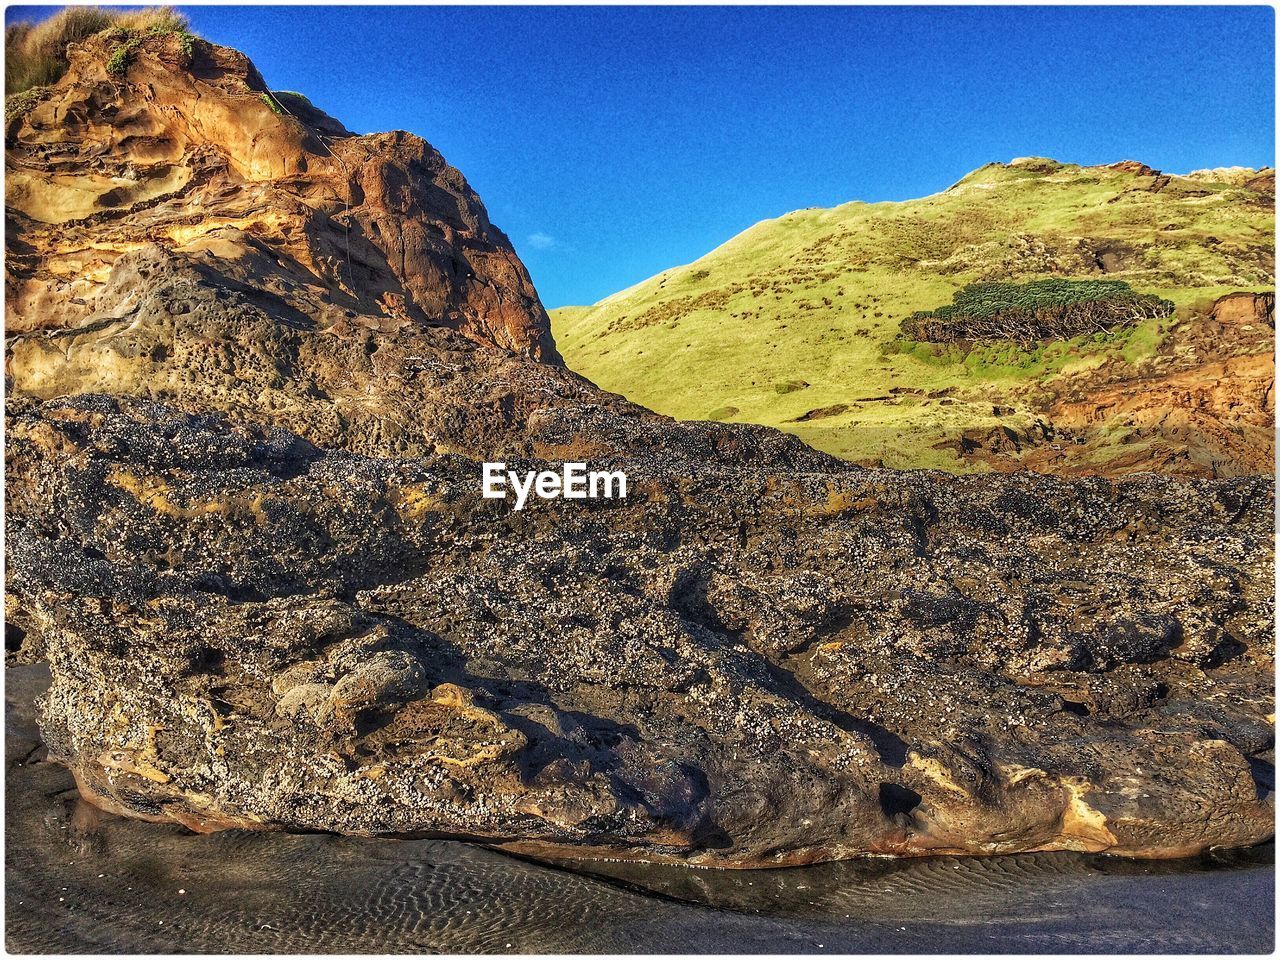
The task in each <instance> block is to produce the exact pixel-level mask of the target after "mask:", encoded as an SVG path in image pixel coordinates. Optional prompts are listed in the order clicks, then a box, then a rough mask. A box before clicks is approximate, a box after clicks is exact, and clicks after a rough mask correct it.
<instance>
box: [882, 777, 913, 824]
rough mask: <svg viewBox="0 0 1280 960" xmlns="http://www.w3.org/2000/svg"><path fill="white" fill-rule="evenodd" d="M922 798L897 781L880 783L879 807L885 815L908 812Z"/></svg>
mask: <svg viewBox="0 0 1280 960" xmlns="http://www.w3.org/2000/svg"><path fill="white" fill-rule="evenodd" d="M922 799H923V798H922V797H921V796H920V794H918V793H916V792H915V791H914V790H912V789H911V788H910V787H904V786H902V785H900V784H897V783H882V784H880V809H881V810H883V811H884V815H885V816H886V817H895V816H897V815H898V814H900V813H902V814H908V813H910V812H911V811H912V810H914V809H915V808H916V807H918V806H920V801H921V800H922Z"/></svg>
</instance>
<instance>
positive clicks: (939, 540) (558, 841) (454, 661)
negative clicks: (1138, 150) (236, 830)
mask: <svg viewBox="0 0 1280 960" xmlns="http://www.w3.org/2000/svg"><path fill="white" fill-rule="evenodd" d="M112 42H113V41H111V40H110V38H108V37H106V36H101V35H100V36H99V37H96V38H94V39H92V40H90V41H88V42H86V43H85V44H84V45H82V46H80V47H76V48H73V49H72V51H71V63H72V69H71V70H70V72H69V73H68V74H67V76H66V77H65V78H64V79H63V80H62V81H61V82H60V83H59V84H58V85H57V86H55V87H53V88H51V89H50V90H48V91H46V92H44V93H42V94H41V96H42V97H43V98H44V99H42V100H41V101H40V102H39V103H37V104H36V105H35V106H34V107H33V108H32V109H31V110H30V111H29V112H28V113H27V114H25V116H23V117H21V118H19V119H18V120H16V121H15V122H14V124H13V125H12V126H11V129H10V131H9V133H10V138H11V139H10V154H9V164H10V167H9V171H10V176H9V184H10V190H11V193H10V196H9V210H8V215H9V218H10V230H9V232H8V235H7V242H8V244H9V248H8V250H9V256H8V258H7V271H8V272H7V282H8V284H9V290H10V294H11V296H10V309H11V311H12V312H11V314H10V318H9V319H10V331H9V332H10V337H9V340H8V344H7V348H8V349H7V357H6V359H7V372H8V376H9V378H10V384H11V387H12V391H11V394H12V395H11V397H10V400H9V403H8V406H7V411H6V412H7V428H8V429H7V439H6V478H7V483H6V489H5V497H6V518H5V520H6V532H7V539H6V545H7V554H6V560H7V564H6V573H7V578H8V579H7V592H6V605H7V621H6V643H7V647H8V649H9V652H10V655H11V656H13V657H15V658H17V659H23V660H31V659H40V658H43V659H46V660H47V661H48V664H49V666H50V670H51V674H52V685H51V687H50V691H49V694H48V696H47V698H46V699H45V702H44V704H43V733H44V736H45V738H46V741H47V743H48V747H49V750H50V754H51V756H53V757H55V758H56V759H59V760H60V761H61V762H63V763H65V764H66V765H67V766H68V767H69V768H70V769H71V770H72V771H73V772H74V773H75V775H76V778H77V781H78V783H79V785H80V788H81V791H82V793H83V795H84V796H85V797H87V798H89V799H91V800H92V801H93V802H94V803H96V804H98V805H100V806H101V807H103V808H105V809H108V810H112V811H115V812H118V813H123V814H127V815H129V816H134V817H140V818H143V819H154V820H162V821H173V822H177V823H180V824H183V825H185V826H187V827H189V828H191V829H193V830H197V831H209V830H217V829H222V828H226V827H247V828H254V829H295V830H314V829H320V830H333V831H340V832H344V833H351V834H361V835H367V834H390V835H442V834H443V835H449V836H456V837H464V838H471V839H475V840H478V841H483V842H486V843H492V844H500V845H502V846H504V847H506V848H508V849H512V850H518V851H524V852H528V853H545V852H555V853H559V854H570V855H588V856H599V855H605V856H614V857H627V858H639V859H646V860H663V861H674V862H681V863H692V864H701V865H711V866H730V867H740V866H779V865H787V864H797V863H807V862H812V861H816V860H824V859H835V858H843V857H852V856H858V855H864V854H887V855H903V856H912V855H921V854H930V853H975V854H980V853H993V852H1010V851H1021V850H1060V849H1068V850H1106V851H1111V852H1115V853H1122V854H1130V855H1134V856H1151V857H1169V856H1179V855H1183V854H1187V853H1192V852H1195V851H1198V850H1203V849H1205V848H1207V847H1209V846H1213V845H1243V844H1250V843H1253V842H1256V841H1258V840H1261V839H1265V838H1266V837H1269V836H1270V835H1271V833H1272V813H1273V810H1272V799H1271V793H1270V784H1271V770H1272V762H1273V754H1272V746H1273V741H1272V730H1271V715H1272V711H1273V709H1274V708H1273V706H1272V703H1273V699H1274V698H1273V691H1272V686H1271V678H1272V671H1273V662H1274V645H1273V640H1272V626H1273V621H1272V617H1273V612H1272V611H1273V607H1272V602H1273V590H1272V582H1271V573H1272V560H1271V555H1272V554H1271V551H1272V539H1271V536H1272V535H1271V531H1272V515H1273V502H1272V494H1271V485H1270V481H1269V480H1266V479H1263V478H1240V479H1235V480H1219V481H1184V480H1174V479H1170V478H1159V477H1153V476H1146V477H1139V478H1135V479H1132V480H1128V481H1124V482H1111V481H1107V480H1101V479H1094V480H1078V481H1064V480H1059V479H1054V478H1050V477H1041V476H1034V475H1022V476H1017V477H999V476H996V477H985V478H976V479H959V478H955V477H949V476H945V475H941V474H932V473H924V472H895V471H891V470H882V469H876V470H862V469H859V468H857V467H854V466H852V465H850V464H847V463H844V462H841V461H839V460H836V459H834V458H832V457H829V456H826V455H824V454H821V453H818V452H816V451H814V450H812V449H810V448H808V447H806V446H804V445H803V444H802V443H800V442H799V441H798V440H796V439H795V438H792V437H789V436H785V435H783V434H780V433H777V432H776V431H773V430H769V429H766V428H763V427H753V426H746V425H727V424H716V423H675V422H673V421H671V420H669V419H667V418H664V417H659V416H657V415H655V414H652V413H650V412H648V411H646V410H643V409H642V408H639V407H637V406H635V405H633V404H629V403H627V402H626V401H623V400H622V399H620V398H618V397H616V396H612V395H610V394H607V393H603V392H601V391H599V390H597V389H596V388H595V387H594V386H592V385H591V384H590V383H589V382H587V381H586V380H584V379H582V378H581V377H578V376H576V375H574V374H572V373H571V372H569V371H567V370H565V369H564V368H563V367H562V366H560V365H559V364H558V363H556V362H555V360H556V355H555V348H554V345H553V344H552V343H551V341H550V338H549V335H548V334H547V329H546V324H545V316H544V315H543V314H542V312H541V307H540V306H538V304H537V300H536V296H535V295H534V294H533V291H532V288H531V287H530V286H529V284H528V279H527V277H526V275H525V274H524V271H523V268H522V267H520V265H519V262H518V260H516V258H515V255H514V253H513V252H512V251H511V248H510V246H509V244H507V242H506V240H505V239H504V238H503V237H502V235H501V234H500V233H498V232H497V231H496V229H494V228H493V227H491V226H490V225H489V224H488V222H487V219H486V218H485V217H484V213H483V208H482V207H481V206H480V204H479V201H478V200H476V199H475V197H474V195H473V194H472V193H471V192H470V190H469V189H468V188H467V187H466V184H465V181H463V180H462V178H461V176H460V175H458V174H457V173H456V171H452V170H451V168H448V167H446V166H445V165H444V164H443V161H442V160H440V158H439V156H438V155H437V154H435V153H434V151H431V150H430V148H429V147H427V146H426V144H424V143H423V142H422V141H420V140H417V139H416V138H412V137H409V136H407V135H402V134H387V135H376V136H369V137H355V136H351V135H348V134H347V133H346V132H345V131H343V130H342V129H341V128H340V126H339V125H338V124H336V122H335V121H331V120H329V119H327V118H324V117H323V116H321V115H318V113H316V112H309V110H308V109H304V106H305V105H300V104H299V103H298V102H297V99H296V98H292V97H284V98H282V99H281V98H272V97H270V96H266V97H265V98H264V94H265V93H266V91H265V89H264V88H263V87H262V84H261V80H260V78H259V77H258V76H257V74H256V72H255V71H253V69H252V67H251V65H249V64H248V63H247V61H244V59H243V58H242V57H240V56H239V55H238V54H234V53H233V52H231V51H226V50H223V49H221V48H217V47H209V46H207V45H204V44H202V43H199V42H197V43H196V44H194V45H193V46H192V49H191V51H189V52H188V51H186V50H184V49H183V46H182V44H181V43H180V42H179V41H178V40H177V39H175V38H172V37H151V38H148V39H143V40H141V41H140V43H139V44H138V45H135V46H134V47H131V48H130V50H131V51H132V52H131V54H130V57H129V58H127V59H126V61H125V70H124V73H123V75H119V74H118V73H116V72H113V71H112V70H108V69H107V68H106V67H105V66H103V63H104V62H109V60H110V57H109V56H108V54H109V53H110V55H111V56H114V53H111V51H112V47H111V43H112ZM268 101H272V102H275V103H276V105H277V106H279V107H280V108H281V110H284V109H285V108H286V107H288V108H289V109H295V110H297V112H298V114H299V116H300V117H301V119H300V120H294V119H290V118H289V116H287V115H284V114H281V113H277V112H276V110H275V109H274V108H273V107H272V106H271V104H270V103H269V102H268ZM197 102H198V104H199V106H198V108H197V106H196V103H197ZM348 240H349V241H350V245H351V246H350V250H351V253H350V254H349V255H348V253H347V241H348ZM1230 309H1236V308H1235V307H1231V308H1230ZM498 458H503V459H507V460H508V461H509V462H510V465H511V466H513V467H519V468H520V469H522V470H523V469H530V468H536V467H540V466H552V467H554V466H555V465H556V464H557V463H561V462H564V461H569V460H572V461H581V460H587V461H590V462H591V464H592V466H593V467H595V468H599V469H618V470H624V471H625V472H626V473H627V476H628V478H629V481H630V482H629V496H628V497H627V498H626V499H620V500H572V501H555V502H543V501H537V502H534V503H532V504H531V505H530V506H529V507H528V508H527V509H525V510H522V511H519V512H515V511H513V510H512V509H511V505H510V503H508V502H505V501H494V500H486V499H484V498H483V497H482V496H481V461H484V460H491V459H498Z"/></svg>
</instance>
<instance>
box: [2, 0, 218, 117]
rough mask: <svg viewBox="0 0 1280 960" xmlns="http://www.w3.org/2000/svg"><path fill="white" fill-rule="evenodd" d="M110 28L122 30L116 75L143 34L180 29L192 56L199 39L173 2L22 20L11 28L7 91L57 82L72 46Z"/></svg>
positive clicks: (111, 64) (112, 66)
mask: <svg viewBox="0 0 1280 960" xmlns="http://www.w3.org/2000/svg"><path fill="white" fill-rule="evenodd" d="M104 30H115V31H118V33H119V39H120V40H121V44H120V45H119V46H117V47H116V48H115V49H114V50H113V51H112V55H111V59H110V60H109V61H108V63H107V69H108V70H109V71H110V72H111V73H113V74H116V75H121V74H123V73H124V72H125V71H126V70H128V67H129V61H130V57H131V56H132V53H133V51H134V49H136V48H137V45H138V44H137V42H135V41H138V40H140V38H143V37H147V36H153V37H154V36H164V35H167V34H177V35H178V37H179V38H180V41H181V42H182V45H183V46H182V49H183V52H184V55H186V56H188V57H189V56H190V53H191V51H192V49H193V44H194V40H195V38H194V37H193V36H192V34H191V33H190V32H189V30H188V29H187V19H186V17H184V16H183V15H182V14H180V13H178V12H177V11H176V10H174V9H172V8H171V7H149V8H146V9H143V10H113V9H107V8H103V7H67V8H65V9H63V10H60V11H58V12H57V13H55V14H54V15H53V16H52V17H50V18H49V19H48V20H44V21H42V22H40V23H32V22H30V21H26V20H21V21H18V22H16V23H12V24H10V25H9V26H8V27H7V28H6V29H5V38H4V48H5V68H4V90H5V97H6V110H5V113H6V116H7V115H8V114H9V107H8V99H7V98H9V97H12V96H13V95H14V94H18V93H23V92H24V91H27V90H32V89H34V88H37V87H43V86H50V85H52V84H55V83H57V82H58V81H59V80H60V79H61V78H62V75H63V74H64V73H66V71H67V48H68V47H69V46H70V45H71V44H73V43H78V42H80V41H81V40H84V39H86V38H88V37H91V36H93V35H94V34H98V33H102V32H103V31H104Z"/></svg>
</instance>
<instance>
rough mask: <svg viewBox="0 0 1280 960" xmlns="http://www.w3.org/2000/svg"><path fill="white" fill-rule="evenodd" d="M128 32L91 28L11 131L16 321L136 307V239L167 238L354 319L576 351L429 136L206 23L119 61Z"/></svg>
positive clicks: (9, 194)
mask: <svg viewBox="0 0 1280 960" xmlns="http://www.w3.org/2000/svg"><path fill="white" fill-rule="evenodd" d="M118 42H119V41H113V40H111V39H110V36H109V35H108V34H100V35H98V36H97V37H93V38H90V39H89V40H86V41H85V42H83V43H81V44H78V45H75V46H73V47H72V48H71V50H70V51H69V52H68V54H69V60H70V64H71V67H70V70H69V71H68V73H67V75H66V76H65V77H63V79H62V80H61V81H59V83H58V84H57V85H56V86H54V87H52V88H50V89H49V90H48V91H47V93H46V94H45V95H44V98H43V100H42V101H41V102H39V103H37V104H36V105H35V107H34V108H32V109H31V110H30V111H29V112H28V113H26V114H25V115H24V116H22V117H19V118H18V119H16V120H15V121H13V122H12V123H10V124H9V128H8V130H7V131H6V147H7V150H6V159H5V164H6V174H7V180H6V198H5V203H6V215H7V217H8V218H9V230H8V235H9V238H10V239H9V242H8V247H7V251H6V253H7V256H6V289H7V293H8V312H7V314H6V324H7V329H8V333H9V334H14V333H29V332H32V331H46V332H54V331H56V332H59V333H65V332H67V331H71V330H74V329H77V328H83V327H85V326H92V325H94V324H96V323H98V322H101V321H103V320H106V319H108V318H112V317H119V316H120V315H121V308H122V306H123V304H122V302H121V300H120V299H119V297H118V296H116V295H114V294H113V292H112V287H113V286H116V287H118V286H119V285H120V284H122V283H126V282H128V281H129V279H130V271H132V270H133V269H135V268H134V267H133V266H132V265H131V264H130V263H129V262H128V261H127V258H126V255H127V254H129V253H131V252H132V251H135V250H137V249H139V248H140V247H142V246H144V245H146V244H150V243H154V244H159V245H160V246H162V247H164V248H166V249H167V250H169V251H171V252H172V253H173V255H174V256H175V257H177V258H180V259H181V260H183V261H186V262H188V263H189V264H190V265H191V266H192V267H193V268H195V269H212V270H215V271H216V272H217V273H218V274H219V275H220V276H221V277H223V278H224V281H225V282H227V283H229V284H234V285H235V286H237V287H239V288H240V289H242V290H243V291H244V293H245V295H246V296H248V297H250V298H252V299H259V300H274V299H279V300H284V301H286V302H287V303H288V305H289V306H290V307H291V308H292V310H293V311H294V312H295V315H296V318H297V320H298V322H299V323H305V324H307V325H310V326H314V327H316V328H317V329H322V330H326V331H329V332H331V333H332V334H334V335H335V336H349V335H352V334H357V332H358V331H360V330H362V329H371V328H372V329H380V330H403V329H413V328H420V327H424V326H430V325H443V326H448V327H451V328H453V329H457V330H460V331H462V332H463V333H464V334H466V335H467V336H469V337H471V338H472V339H475V340H478V341H480V342H484V343H491V344H495V345H497V346H499V347H502V348H504V349H507V350H510V351H512V352H515V353H519V354H522V355H526V356H531V357H534V358H535V359H541V360H545V361H550V362H558V360H559V357H558V355H557V354H556V350H555V345H554V343H553V341H552V339H551V334H550V321H549V320H548V319H547V315H546V312H545V311H544V310H543V308H542V305H541V303H540V302H539V301H538V297H537V294H536V293H535V291H534V289H533V286H532V284H531V283H530V281H529V276H528V273H527V272H526V271H525V269H524V266H523V265H522V264H521V263H520V261H519V259H518V258H517V257H516V255H515V253H514V251H513V250H512V247H511V244H510V242H509V241H508V240H507V238H506V236H505V235H504V234H503V233H502V232H501V231H500V230H498V229H497V228H496V227H495V226H493V225H492V224H491V223H490V222H489V218H488V215H487V214H486V212H485V209H484V205H483V204H482V203H481V202H480V199H479V197H477V196H476V195H475V193H474V191H472V190H471V188H470V186H468V184H467V182H466V180H465V179H464V178H463V176H462V174H460V173H459V172H458V171H457V170H455V169H454V168H453V167H451V166H449V165H448V164H447V163H445V161H444V159H443V158H442V157H441V156H440V154H439V153H438V152H437V151H436V150H435V149H433V148H432V147H431V145H430V144H428V143H427V142H426V141H424V140H422V139H421V138H420V137H416V136H413V135H412V134H408V133H403V132H396V133H380V134H371V135H367V136H355V135H354V134H351V133H350V132H349V131H347V130H346V129H345V128H343V126H342V125H341V124H340V123H338V122H337V121H335V120H333V119H332V118H330V117H327V116H325V115H324V114H323V113H322V112H321V111H319V110H317V109H315V108H313V107H311V106H309V105H308V104H306V103H305V101H302V100H301V99H300V98H296V97H273V96H271V95H270V94H269V93H268V91H267V88H266V85H265V84H264V83H263V81H262V78H261V76H260V75H259V74H258V72H257V70H256V69H254V67H253V65H252V64H251V63H250V62H249V61H248V60H247V59H246V58H245V57H244V56H243V55H242V54H240V53H237V52H236V51H234V50H228V49H227V48H225V47H218V46H214V45H210V44H207V43H205V42H204V41H195V43H194V45H193V47H192V50H191V52H190V53H189V54H188V53H186V52H184V50H183V48H182V44H181V42H180V40H179V38H178V37H176V36H161V37H152V38H148V39H145V40H143V41H142V43H141V45H140V46H139V47H138V48H137V49H136V50H135V51H134V53H133V55H132V57H131V60H130V62H129V65H128V69H127V71H126V72H125V73H124V74H123V75H119V76H118V75H116V74H113V73H111V72H109V70H108V67H107V64H108V62H109V61H110V58H111V53H112V50H113V45H114V44H117V43H118ZM122 258H126V260H125V262H124V263H121V260H122ZM117 268H118V269H117ZM64 346H65V343H64ZM15 383H16V386H17V387H18V388H19V389H28V388H30V389H33V390H38V389H39V384H38V383H30V382H29V381H27V380H26V379H24V377H23V376H22V375H21V368H19V375H18V376H17V377H16V380H15ZM123 386H124V388H125V389H127V388H128V384H124V385H123Z"/></svg>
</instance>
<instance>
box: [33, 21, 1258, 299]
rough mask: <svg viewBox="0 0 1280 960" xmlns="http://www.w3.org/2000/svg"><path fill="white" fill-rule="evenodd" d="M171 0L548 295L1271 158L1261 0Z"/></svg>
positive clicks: (565, 295) (568, 295) (602, 288)
mask: <svg viewBox="0 0 1280 960" xmlns="http://www.w3.org/2000/svg"><path fill="white" fill-rule="evenodd" d="M28 9H29V8H28ZM182 9H183V11H184V12H185V13H186V14H187V15H188V16H189V17H190V18H191V22H192V25H193V27H194V29H195V30H196V32H198V33H200V34H201V35H202V36H204V37H206V38H208V39H210V40H213V41H215V42H218V43H223V44H226V45H228V46H233V47H237V48H239V49H240V50H243V51H244V52H245V53H247V54H248V55H249V56H250V57H251V58H252V59H253V60H254V62H255V63H257V65H258V68H259V69H260V70H261V71H262V73H263V75H264V76H265V77H266V80H267V82H268V83H269V84H270V85H271V86H272V87H274V88H277V89H285V90H299V91H302V92H304V93H306V94H307V95H308V96H309V97H310V98H311V99H312V100H313V101H314V102H315V103H316V104H317V106H320V107H322V108H323V109H325V110H327V111H329V112H330V113H332V114H333V115H334V116H336V117H338V118H339V119H340V120H342V121H343V122H344V123H345V124H346V125H347V126H348V127H350V128H351V129H353V130H356V131H359V132H362V133H363V132H369V131H375V130H389V129H395V128H403V129H407V130H411V131H413V132H414V133H418V134H421V135H422V136H423V137H425V138H426V139H427V140H429V141H430V142H431V143H433V144H434V145H435V146H436V147H437V148H438V149H439V150H440V151H441V152H442V153H443V154H444V155H445V158H446V159H447V160H448V161H449V162H450V163H452V164H453V165H454V166H456V167H458V168H459V169H461V170H462V172H463V173H464V174H465V175H466V176H467V178H468V179H469V180H470V181H471V183H472V185H473V186H474V187H475V188H476V190H477V191H478V192H479V193H480V196H481V197H482V198H483V199H484V201H485V204H486V205H487V206H488V208H489V212H490V215H491V217H492V219H493V221H494V222H495V223H497V224H498V225H499V226H500V227H502V228H503V229H504V230H505V231H506V232H507V233H508V234H509V235H510V236H511V238H512V241H513V242H514V243H515V245H516V249H517V250H518V251H519V253H520V255H521V257H522V258H523V259H524V261H525V263H526V264H527V265H528V267H529V269H530V271H531V272H532V274H533V278H534V281H535V282H536V284H537V287H538V290H539V291H540V292H541V294H542V298H543V300H544V301H545V302H546V304H547V305H548V306H552V307H554V306H559V305H562V304H568V303H589V302H592V301H594V300H597V299H599V298H600V297H603V296H606V295H607V294H610V293H613V292H615V291H617V290H619V289H621V288H623V287H626V286H629V285H630V284H632V283H635V282H637V281H639V280H642V279H644V278H645V277H648V276H651V275H652V274H654V273H657V272H659V271H660V270H663V269H665V268H666V267H669V266H673V265H676V264H681V263H687V262H689V261H690V260H693V259H696V258H697V257H698V256H700V255H702V254H703V253H705V252H707V251H708V250H710V249H711V248H713V247H715V246H716V245H717V244H720V243H722V242H723V241H725V240H727V239H728V238H729V237H731V236H732V235H733V234H735V233H737V232H739V231H740V230H743V229H745V228H746V227H748V226H750V225H751V224H752V223H754V222H756V221H758V220H761V219H764V218H766V217H773V216H777V215H779V214H782V213H785V212H787V211H788V210H794V209H797V208H800V207H808V206H832V205H834V204H837V203H841V202H843V201H846V200H896V199H905V198H910V197H917V196H922V195H924V194H928V193H933V192H935V191H937V190H940V189H943V188H944V187H946V186H948V185H949V184H951V183H953V182H954V181H956V180H958V179H959V178H960V177H961V176H963V175H964V174H965V173H967V172H968V171H969V170H971V169H973V168H975V167H978V166H980V165H982V164H983V163H986V162H988V161H991V160H1009V159H1011V158H1013V157H1017V156H1027V155H1041V156H1050V157H1054V158H1056V159H1059V160H1064V161H1072V162H1079V163H1102V162H1109V161H1113V160H1120V159H1125V158H1132V159H1136V160H1141V161H1143V162H1144V163H1149V164H1151V165H1152V166H1155V167H1159V168H1161V169H1163V170H1167V171H1171V172H1186V171H1188V170H1191V169H1195V168H1199V167H1207V166H1226V165H1233V164H1239V165H1243V166H1252V167H1258V166H1264V165H1266V166H1269V165H1273V164H1274V162H1275V157H1274V142H1275V131H1274V122H1275V114H1274V86H1275V83H1274V67H1273V64H1274V55H1273V44H1274V14H1273V12H1272V10H1271V9H1270V8H1268V7H1235V8H1229V7H1219V8H1196V7H1129V8H1120V7H1111V8H1105V7H1057V8H1035V7H1006V8H994V7H967V8H964V7H951V8H940V7H933V8H927V7H917V8H885V7H862V8H856V7H855V8H823V7H809V8H763V7H756V8H747V7H738V8H733V7H729V8H714V7H712V8H690V7H665V8H663V7H656V8H655V7H631V8H618V7H613V8H608V7H606V8H581V7H579V8H563V7H562V8H556V7H551V8H545V7H544V8H536V7H535V8H510V7H507V8H503V7H470V8H456V7H444V8H442V7H435V8H432V7H399V8H397V7H324V8H321V7H217V6H209V7H183V8H182ZM22 12H23V11H22V9H21V8H18V9H17V10H15V9H13V8H11V10H10V14H9V15H10V18H11V19H12V18H13V17H14V15H15V13H16V14H17V15H19V16H20V15H21V14H22Z"/></svg>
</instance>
